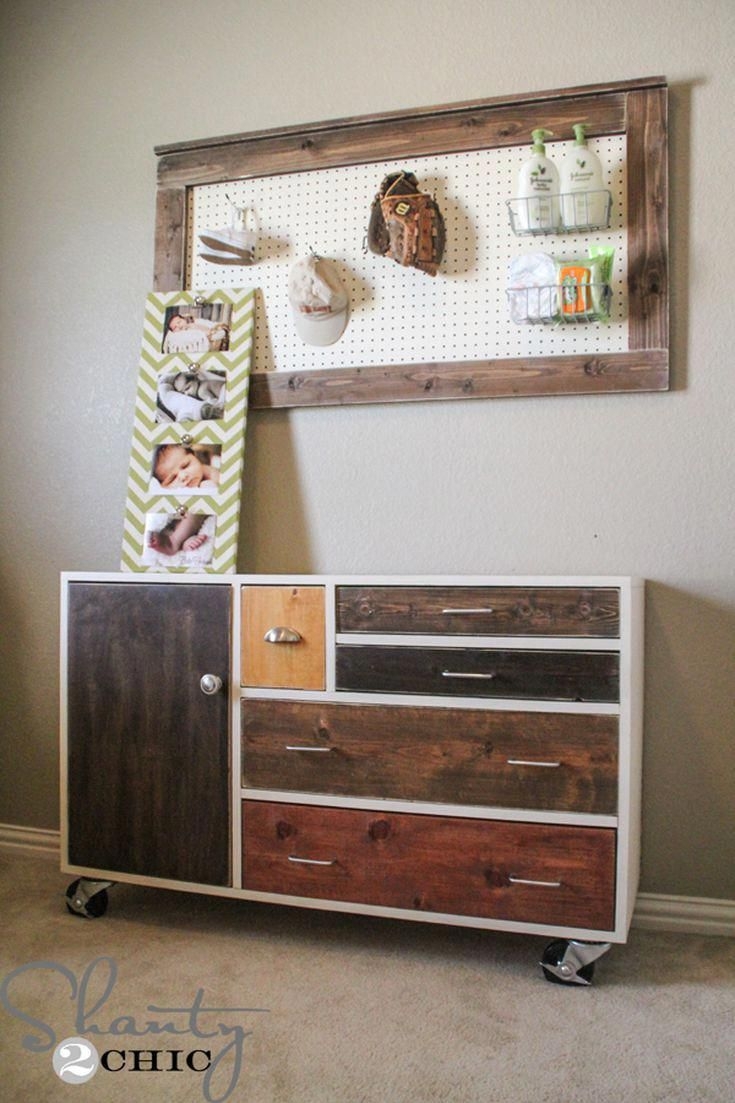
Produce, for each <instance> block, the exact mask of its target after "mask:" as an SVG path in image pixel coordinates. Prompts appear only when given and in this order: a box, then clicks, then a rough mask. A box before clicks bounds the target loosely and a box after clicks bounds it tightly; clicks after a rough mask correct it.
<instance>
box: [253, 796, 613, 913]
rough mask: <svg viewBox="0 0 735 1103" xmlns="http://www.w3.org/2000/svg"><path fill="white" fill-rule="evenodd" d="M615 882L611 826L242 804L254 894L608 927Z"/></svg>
mask: <svg viewBox="0 0 735 1103" xmlns="http://www.w3.org/2000/svg"><path fill="white" fill-rule="evenodd" d="M294 858H296V859H307V862H306V863H304V862H299V861H293V860H292V859H294ZM290 859H291V860H290ZM309 861H315V862H320V863H327V864H320V865H312V864H308V862H309ZM514 880H515V881H516V882H517V880H532V881H541V882H546V884H542V885H526V884H518V883H514ZM614 884H615V832H614V831H613V830H611V829H606V828H591V827H566V826H564V827H558V826H547V825H542V824H528V823H508V822H505V821H500V820H491V821H487V820H467V819H461V818H456V817H442V816H414V815H407V814H399V813H390V814H381V813H380V812H374V811H369V812H366V811H356V810H352V809H342V808H315V807H310V806H305V805H301V806H300V805H284V804H275V803H274V804H271V803H268V802H261V801H246V802H245V804H244V806H243V886H244V887H245V888H247V889H254V890H257V891H260V892H274V893H283V894H288V895H295V896H305V897H316V898H318V899H326V900H347V901H354V902H357V903H364V904H377V905H380V906H383V907H394V908H405V909H408V910H421V911H430V912H439V913H444V914H450V915H473V916H484V917H487V918H492V919H504V920H513V921H519V922H526V923H544V924H563V925H569V926H579V927H586V928H590V929H599V930H609V929H611V928H612V926H613V906H614V887H613V886H614Z"/></svg>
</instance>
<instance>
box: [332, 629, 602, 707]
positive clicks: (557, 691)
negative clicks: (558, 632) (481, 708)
mask: <svg viewBox="0 0 735 1103" xmlns="http://www.w3.org/2000/svg"><path fill="white" fill-rule="evenodd" d="M619 662H620V659H619V656H618V654H617V653H615V652H606V651H541V650H539V651H507V650H500V649H499V650H495V649H492V648H482V647H461V648H455V647H452V648H443V647H403V646H400V647H384V646H373V645H370V646H354V645H347V644H339V645H338V646H337V675H336V676H337V689H340V690H352V691H353V692H356V693H419V694H421V693H425V694H431V695H434V694H438V695H439V696H442V695H443V696H450V697H451V696H454V697H501V698H509V699H512V700H519V701H520V700H538V701H589V702H597V703H603V702H605V703H612V702H615V701H617V700H618V699H619V693H620V690H619Z"/></svg>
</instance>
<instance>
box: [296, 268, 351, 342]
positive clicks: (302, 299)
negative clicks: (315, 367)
mask: <svg viewBox="0 0 735 1103" xmlns="http://www.w3.org/2000/svg"><path fill="white" fill-rule="evenodd" d="M288 297H289V299H290V300H291V308H292V311H293V317H294V324H295V326H296V332H297V333H298V335H299V337H300V338H301V340H302V341H305V342H306V344H307V345H333V344H334V342H335V341H338V340H339V339H340V337H341V336H342V334H343V333H344V331H345V326H346V325H347V312H348V306H349V299H348V298H347V292H346V291H345V289H344V286H343V284H342V280H341V279H340V276H339V272H338V270H337V266H336V264H335V263H334V261H332V260H327V259H326V258H325V257H320V256H317V255H316V254H315V253H312V255H311V256H309V257H304V259H303V260H298V261H296V264H294V266H293V268H292V269H291V275H290V278H289V285H288Z"/></svg>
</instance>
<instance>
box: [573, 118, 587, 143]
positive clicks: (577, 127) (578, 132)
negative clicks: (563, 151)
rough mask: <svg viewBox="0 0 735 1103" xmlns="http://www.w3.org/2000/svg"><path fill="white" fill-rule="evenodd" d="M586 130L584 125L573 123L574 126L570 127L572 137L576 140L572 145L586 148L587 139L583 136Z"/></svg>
mask: <svg viewBox="0 0 735 1103" xmlns="http://www.w3.org/2000/svg"><path fill="white" fill-rule="evenodd" d="M586 129H587V127H586V126H585V125H584V123H575V124H574V126H573V127H572V130H573V131H574V137H575V138H576V142H575V143H574V144H575V145H578V146H586V145H587V139H586V138H585V136H584V132H585V130H586Z"/></svg>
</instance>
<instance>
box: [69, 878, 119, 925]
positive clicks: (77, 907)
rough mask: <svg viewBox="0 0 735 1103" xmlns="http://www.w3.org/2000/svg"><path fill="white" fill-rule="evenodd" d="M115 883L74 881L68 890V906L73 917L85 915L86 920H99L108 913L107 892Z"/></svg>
mask: <svg viewBox="0 0 735 1103" xmlns="http://www.w3.org/2000/svg"><path fill="white" fill-rule="evenodd" d="M114 883H115V882H114V881H92V880H90V879H89V878H87V877H80V878H79V880H78V881H72V883H71V884H70V885H69V888H68V889H67V890H66V906H67V908H68V909H69V911H70V912H71V913H72V915H83V916H84V918H85V919H98V918H99V917H100V916H101V915H104V914H105V912H106V911H107V903H108V897H107V890H108V889H109V888H110V887H111V886H112V885H114Z"/></svg>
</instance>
